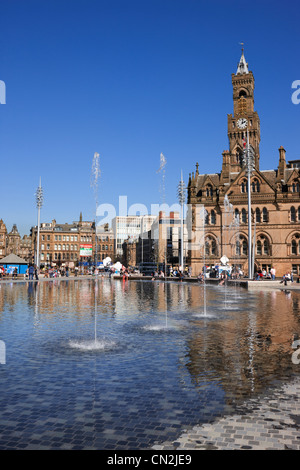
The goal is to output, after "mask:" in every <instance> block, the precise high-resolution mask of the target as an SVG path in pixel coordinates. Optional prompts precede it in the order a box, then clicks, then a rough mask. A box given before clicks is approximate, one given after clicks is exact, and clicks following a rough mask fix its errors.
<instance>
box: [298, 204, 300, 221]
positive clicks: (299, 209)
mask: <svg viewBox="0 0 300 470" xmlns="http://www.w3.org/2000/svg"><path fill="white" fill-rule="evenodd" d="M298 220H299V221H300V207H298Z"/></svg>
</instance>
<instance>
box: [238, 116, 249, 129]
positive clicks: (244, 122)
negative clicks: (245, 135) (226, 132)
mask: <svg viewBox="0 0 300 470" xmlns="http://www.w3.org/2000/svg"><path fill="white" fill-rule="evenodd" d="M247 125H248V121H247V119H245V118H240V119H239V120H238V122H237V126H238V127H239V129H245V128H246V127H247Z"/></svg>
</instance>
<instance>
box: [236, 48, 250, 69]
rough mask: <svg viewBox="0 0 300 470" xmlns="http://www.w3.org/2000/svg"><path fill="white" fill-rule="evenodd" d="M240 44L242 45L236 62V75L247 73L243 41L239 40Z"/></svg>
mask: <svg viewBox="0 0 300 470" xmlns="http://www.w3.org/2000/svg"><path fill="white" fill-rule="evenodd" d="M240 45H241V46H242V55H241V58H240V61H239V64H238V68H237V71H236V75H237V74H239V73H241V74H246V73H249V71H248V64H247V62H246V59H245V56H244V43H243V42H240Z"/></svg>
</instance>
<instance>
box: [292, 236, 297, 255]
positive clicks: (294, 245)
mask: <svg viewBox="0 0 300 470" xmlns="http://www.w3.org/2000/svg"><path fill="white" fill-rule="evenodd" d="M296 254H297V242H296V240H295V239H294V240H292V255H296Z"/></svg>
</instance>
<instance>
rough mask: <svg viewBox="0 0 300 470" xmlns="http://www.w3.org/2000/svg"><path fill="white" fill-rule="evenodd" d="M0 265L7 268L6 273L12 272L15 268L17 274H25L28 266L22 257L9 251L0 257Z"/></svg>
mask: <svg viewBox="0 0 300 470" xmlns="http://www.w3.org/2000/svg"><path fill="white" fill-rule="evenodd" d="M0 266H3V267H4V269H6V270H7V272H8V274H12V273H13V272H14V269H15V268H17V270H18V274H25V273H26V269H27V268H28V263H27V261H25V260H24V259H22V258H20V257H19V256H17V255H14V254H13V253H11V254H10V255H8V256H5V258H2V259H0Z"/></svg>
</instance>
